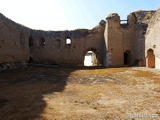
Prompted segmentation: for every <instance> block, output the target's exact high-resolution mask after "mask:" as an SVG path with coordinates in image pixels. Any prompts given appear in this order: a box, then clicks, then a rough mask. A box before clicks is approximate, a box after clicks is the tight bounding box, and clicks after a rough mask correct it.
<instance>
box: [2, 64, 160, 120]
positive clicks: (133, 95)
mask: <svg viewBox="0 0 160 120" xmlns="http://www.w3.org/2000/svg"><path fill="white" fill-rule="evenodd" d="M136 115H141V116H139V117H137V116H136ZM145 115H146V116H145ZM142 117H143V118H142ZM144 117H145V118H144ZM151 117H152V118H154V117H155V119H156V120H160V70H156V69H149V68H143V67H142V68H141V67H139V68H138V67H130V68H127V67H126V68H105V69H104V68H46V67H45V68H42V67H28V68H23V69H19V70H10V71H6V72H3V73H0V120H143V119H145V120H150V119H151Z"/></svg>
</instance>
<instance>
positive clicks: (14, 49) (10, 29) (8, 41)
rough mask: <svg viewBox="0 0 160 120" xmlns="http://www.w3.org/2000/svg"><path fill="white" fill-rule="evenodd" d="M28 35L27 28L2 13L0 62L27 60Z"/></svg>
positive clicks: (0, 21)
mask: <svg viewBox="0 0 160 120" xmlns="http://www.w3.org/2000/svg"><path fill="white" fill-rule="evenodd" d="M28 36H29V33H28V32H27V28H26V29H23V27H21V25H18V24H16V23H15V22H13V21H11V20H9V19H7V18H6V17H4V16H3V15H2V14H0V63H4V62H22V61H27V60H28V57H29V47H28Z"/></svg>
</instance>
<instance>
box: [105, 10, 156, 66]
mask: <svg viewBox="0 0 160 120" xmlns="http://www.w3.org/2000/svg"><path fill="white" fill-rule="evenodd" d="M153 14H154V11H136V12H133V13H131V14H130V15H129V16H128V19H127V23H125V24H121V20H120V17H119V15H118V14H116V13H113V14H110V15H109V16H108V17H107V18H106V28H105V33H104V36H105V43H106V50H107V64H106V66H113V67H115V66H123V65H124V61H125V57H124V54H125V53H127V52H128V53H129V54H128V58H127V59H128V60H127V61H128V63H127V64H126V65H138V66H144V65H145V33H146V29H147V26H148V21H149V19H151V17H146V16H152V15H153Z"/></svg>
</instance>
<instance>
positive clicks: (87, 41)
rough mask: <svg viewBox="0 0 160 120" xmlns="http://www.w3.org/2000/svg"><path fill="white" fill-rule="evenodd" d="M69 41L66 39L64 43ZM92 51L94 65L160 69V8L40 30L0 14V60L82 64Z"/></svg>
mask: <svg viewBox="0 0 160 120" xmlns="http://www.w3.org/2000/svg"><path fill="white" fill-rule="evenodd" d="M68 41H69V42H68ZM87 51H93V52H94V54H93V55H94V56H95V57H93V58H94V59H95V60H94V61H96V62H95V64H96V65H98V66H105V67H121V66H148V67H152V68H154V67H155V68H160V9H158V10H155V11H142V10H139V11H135V12H132V13H130V14H129V15H128V18H127V20H121V19H120V17H119V15H118V14H116V13H113V14H110V15H109V16H108V17H107V18H106V20H102V21H100V23H99V25H98V26H96V27H94V28H93V29H91V30H88V29H77V30H73V31H68V30H66V31H41V30H33V29H30V28H27V27H25V26H23V25H20V24H17V23H15V22H13V21H12V20H10V19H8V18H6V17H5V16H4V15H2V14H0V63H1V64H5V63H19V62H32V63H50V64H58V65H70V66H83V65H84V57H85V55H86V53H87Z"/></svg>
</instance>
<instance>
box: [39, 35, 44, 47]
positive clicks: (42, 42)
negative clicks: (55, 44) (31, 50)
mask: <svg viewBox="0 0 160 120" xmlns="http://www.w3.org/2000/svg"><path fill="white" fill-rule="evenodd" d="M40 46H42V47H44V46H45V39H44V38H43V37H42V38H41V39H40Z"/></svg>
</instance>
